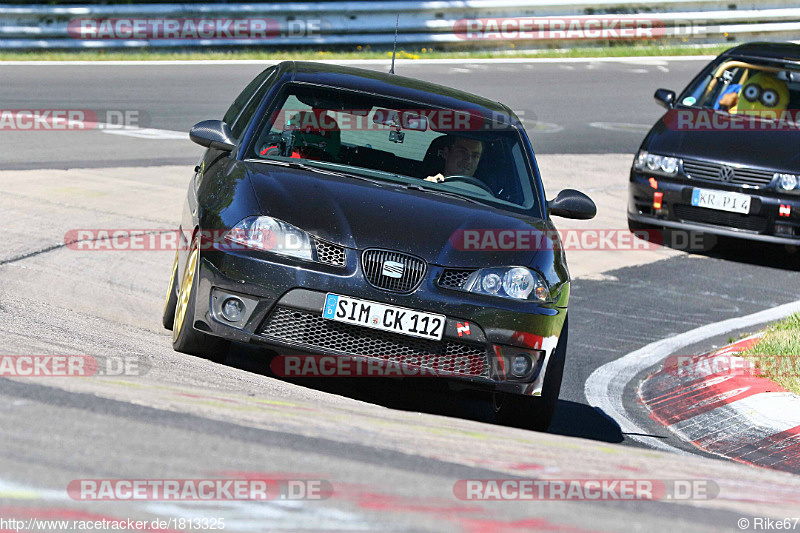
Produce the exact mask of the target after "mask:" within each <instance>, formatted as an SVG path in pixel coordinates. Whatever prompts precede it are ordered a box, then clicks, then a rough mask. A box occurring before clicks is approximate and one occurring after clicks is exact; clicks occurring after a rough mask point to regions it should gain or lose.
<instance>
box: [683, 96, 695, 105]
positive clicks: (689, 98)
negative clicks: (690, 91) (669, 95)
mask: <svg viewBox="0 0 800 533" xmlns="http://www.w3.org/2000/svg"><path fill="white" fill-rule="evenodd" d="M695 102H697V98H695V97H694V96H687V97H686V98H684V99H683V105H694V103H695Z"/></svg>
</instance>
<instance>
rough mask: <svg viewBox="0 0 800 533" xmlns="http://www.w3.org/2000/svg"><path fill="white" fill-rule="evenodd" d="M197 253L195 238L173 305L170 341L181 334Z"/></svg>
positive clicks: (192, 283) (195, 267)
mask: <svg viewBox="0 0 800 533" xmlns="http://www.w3.org/2000/svg"><path fill="white" fill-rule="evenodd" d="M198 254H199V252H198V245H197V240H195V241H194V242H193V243H192V249H191V251H190V252H189V259H187V260H186V269H185V270H184V272H183V281H182V282H181V291H180V293H179V294H178V303H177V305H176V306H175V322H173V324H172V342H175V341H176V340H178V337H179V336H180V334H181V328H182V327H183V321H184V319H185V318H186V310H187V309H188V308H189V296H190V295H191V294H192V286H193V285H194V275H195V271H196V270H197V256H198Z"/></svg>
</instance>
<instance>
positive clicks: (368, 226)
mask: <svg viewBox="0 0 800 533" xmlns="http://www.w3.org/2000/svg"><path fill="white" fill-rule="evenodd" d="M246 164H247V165H248V170H249V172H248V175H249V177H250V181H251V183H252V186H253V190H254V192H255V195H256V198H257V199H258V202H259V205H260V206H261V210H262V212H263V213H262V214H264V215H269V216H272V217H275V218H278V219H281V220H283V221H285V222H288V223H290V224H293V225H294V226H297V227H298V228H301V229H303V230H304V231H307V232H308V233H310V234H312V235H315V236H317V237H320V238H321V239H325V240H328V241H331V242H335V243H337V244H341V245H342V246H346V247H348V248H355V249H358V250H364V249H367V248H385V249H391V250H398V251H403V252H407V253H410V254H414V255H417V256H419V257H422V258H424V259H425V260H426V261H427V262H429V263H433V264H437V265H445V266H459V267H479V266H500V265H532V264H533V261H534V257H535V256H536V254H537V253H538V254H550V253H551V252H550V251H549V250H542V251H540V252H537V251H533V250H519V251H474V250H469V251H466V250H459V249H457V248H460V246H458V245H457V244H456V246H454V244H455V243H457V242H458V241H457V240H456V239H453V240H452V242H451V237H452V236H453V235H454V234H457V232H458V230H465V229H470V230H474V229H493V230H501V229H503V230H508V229H510V230H528V231H530V230H539V231H542V230H545V229H548V227H551V226H549V225H548V223H547V222H546V221H542V220H540V219H535V218H527V217H524V216H522V215H515V214H514V213H510V212H506V211H502V210H499V209H495V208H492V207H488V206H482V205H478V204H474V203H469V202H465V201H463V200H460V199H457V198H452V199H451V198H447V197H442V196H438V195H435V194H431V193H428V192H424V191H415V190H409V189H405V188H398V187H395V186H392V185H390V184H386V185H383V184H381V185H376V184H373V183H369V182H365V181H363V180H357V179H354V178H348V177H340V176H331V175H329V174H325V173H317V172H313V171H309V170H305V169H294V168H287V167H280V166H275V165H268V164H261V163H250V162H248V163H246Z"/></svg>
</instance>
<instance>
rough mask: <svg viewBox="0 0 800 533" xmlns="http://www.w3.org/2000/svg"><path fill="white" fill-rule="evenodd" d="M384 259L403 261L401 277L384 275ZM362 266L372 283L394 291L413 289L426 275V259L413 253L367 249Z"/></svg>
mask: <svg viewBox="0 0 800 533" xmlns="http://www.w3.org/2000/svg"><path fill="white" fill-rule="evenodd" d="M384 261H394V262H397V263H402V265H403V273H402V275H401V276H400V277H399V278H392V277H389V276H386V275H384V274H383V263H384ZM361 268H362V269H363V270H364V276H365V277H366V278H367V282H369V284H370V285H372V286H373V287H376V288H378V289H384V290H387V291H392V292H411V291H413V290H414V289H416V288H417V287H418V286H419V284H420V282H421V281H422V278H423V276H424V275H425V261H423V260H422V259H419V258H418V257H414V256H413V255H407V254H402V253H400V252H390V251H388V250H365V251H364V253H363V254H362V255H361Z"/></svg>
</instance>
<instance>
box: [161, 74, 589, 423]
mask: <svg viewBox="0 0 800 533" xmlns="http://www.w3.org/2000/svg"><path fill="white" fill-rule="evenodd" d="M190 136H191V138H192V140H194V141H195V142H197V143H199V144H201V145H202V146H205V147H207V148H208V150H207V151H206V153H205V155H204V157H203V158H202V160H201V161H200V163H199V165H198V166H197V167H196V169H195V174H194V177H193V178H192V180H191V184H190V186H189V191H188V195H187V201H186V203H185V207H184V211H183V215H182V219H181V233H180V234H181V235H182V238H183V246H182V247H181V248H179V251H178V253H177V254H176V257H175V263H174V266H173V270H172V276H171V282H170V285H169V291H168V294H167V302H166V305H165V310H164V317H163V322H164V326H165V327H167V328H168V329H172V330H173V346H174V348H175V349H176V350H178V351H181V352H186V353H190V354H195V355H199V356H203V357H208V358H211V359H216V358H219V357H224V355H225V353H226V346H227V344H228V343H229V342H230V341H238V342H242V343H251V344H257V345H261V346H264V347H265V348H267V349H268V350H269V351H271V352H273V353H277V354H281V355H283V356H285V355H286V354H289V355H308V356H316V355H323V356H326V357H328V356H331V357H335V358H336V359H337V361H340V360H342V359H348V360H356V359H358V360H371V361H377V360H380V361H395V362H397V361H403V362H404V363H409V362H410V364H411V366H412V367H414V368H422V369H425V368H427V369H434V370H436V373H435V376H436V379H445V380H447V382H448V383H454V382H457V383H458V388H465V387H466V388H475V389H479V390H484V391H490V392H491V393H492V395H491V396H492V398H493V403H494V408H495V412H496V415H497V418H498V420H499V421H501V422H503V423H508V424H511V425H517V426H521V427H528V428H537V429H546V428H547V426H548V424H549V422H550V419H551V416H552V414H553V409H554V407H555V404H556V400H557V398H558V393H559V389H560V384H561V377H562V372H563V368H564V358H565V355H566V343H567V302H568V299H569V286H570V283H569V282H570V279H569V273H568V270H567V264H566V261H565V257H564V253H563V250H562V249H561V247H560V241H559V240H558V236H557V234H555V233H553V230H554V227H553V225H552V222H551V221H550V215H560V216H566V217H573V218H591V217H592V216H594V214H595V211H596V209H595V206H594V203H593V202H592V201H591V200H590V199H589V198H588V197H586V196H585V195H583V194H581V193H579V192H577V191H571V190H566V191H562V192H561V193H560V194H559V195H558V196H557V198H556V199H555V200H552V201H549V202H548V201H547V200H546V199H545V194H544V189H543V187H542V182H541V179H540V177H539V173H538V169H537V166H536V160H535V158H534V154H533V150H532V148H531V144H530V142H529V140H528V138H527V136H526V134H525V132H524V130H523V129H522V127H521V126H520V124H519V120H518V119H517V117H516V116H515V115H514V113H513V112H512V111H511V110H510V109H508V108H507V107H506V106H504V105H501V104H499V103H497V102H493V101H490V100H487V99H485V98H480V97H478V96H474V95H471V94H467V93H465V92H461V91H457V90H454V89H448V88H445V87H441V86H438V85H434V84H431V83H424V82H421V81H417V80H413V79H409V78H404V77H402V76H397V75H394V74H384V73H378V72H373V71H368V70H362V69H356V68H345V67H338V66H331V65H322V64H315V63H306V62H284V63H281V64H279V65H276V66H273V67H270V68H268V69H266V70H265V71H264V72H262V73H261V74H260V75H259V76H258V77H256V78H255V79H254V80H253V81H252V82H251V83H250V85H249V86H248V87H247V88H246V89H245V90H244V91H243V92H242V94H241V95H240V96H239V97H238V98H237V99H236V100H235V102H234V103H233V105H232V106H231V108H230V109H229V110H228V112H227V113H226V115H225V117H224V119H223V120H222V121H220V120H208V121H204V122H201V123H199V124H198V125H196V126H195V127H194V128H193V129H192V131H191V134H190ZM470 231H471V232H476V233H475V235H479V236H482V237H486V235H491V236H492V238H493V237H494V236H496V234H498V233H502V232H512V234H517V235H523V234H524V235H528V234H530V233H531V232H534V233H538V234H543V235H546V236H548V239H549V240H547V239H545V240H547V242H549V244H550V246H529V245H520V246H516V245H515V246H514V247H513V249H508V248H502V249H500V248H498V247H497V246H496V245H492V242H489V241H486V242H484V241H485V239H484V240H483V241H482V240H481V239H480V238H477V237H476V238H472V237H470V239H465V238H464V235H465V234H466V232H470ZM504 235H507V233H504ZM473 237H474V235H473ZM468 240H469V241H470V242H469V243H466V241H468ZM473 241H474V242H473ZM487 242H488V244H487ZM515 242H516V241H515ZM526 242H527V241H526ZM465 243H466V244H474V243H477V244H478V246H467V245H466V244H465ZM481 244H486V246H481ZM495 244H496V243H495Z"/></svg>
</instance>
